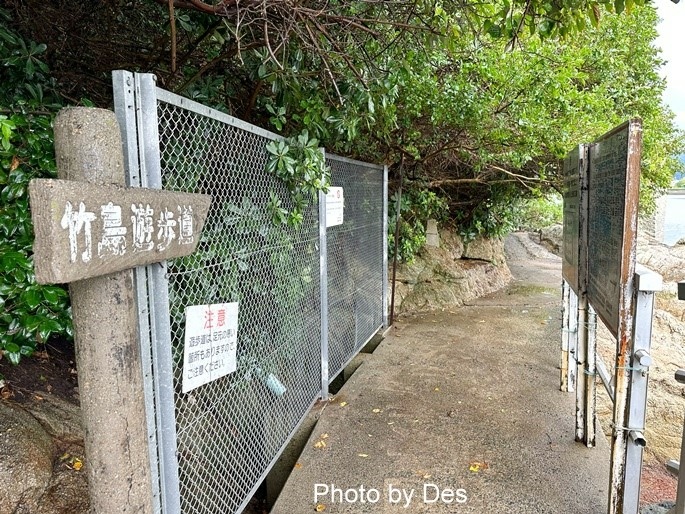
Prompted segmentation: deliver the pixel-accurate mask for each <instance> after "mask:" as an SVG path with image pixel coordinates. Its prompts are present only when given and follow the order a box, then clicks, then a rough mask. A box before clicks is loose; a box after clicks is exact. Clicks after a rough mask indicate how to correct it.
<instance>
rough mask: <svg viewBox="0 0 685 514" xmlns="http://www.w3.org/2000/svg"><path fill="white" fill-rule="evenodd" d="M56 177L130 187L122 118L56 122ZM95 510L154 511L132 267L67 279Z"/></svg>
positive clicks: (102, 114) (87, 113)
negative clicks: (123, 141) (126, 172)
mask: <svg viewBox="0 0 685 514" xmlns="http://www.w3.org/2000/svg"><path fill="white" fill-rule="evenodd" d="M55 153H56V156H57V167H58V170H59V177H60V178H61V179H66V180H75V181H84V182H89V183H93V184H118V185H122V186H123V185H125V177H124V164H123V151H122V144H121V136H120V133H119V124H118V123H117V119H116V117H115V115H114V113H113V112H111V111H107V110H104V109H92V108H70V109H64V110H62V111H61V112H60V113H59V114H58V116H57V118H56V120H55ZM70 295H71V302H72V312H73V318H74V338H75V341H76V362H77V367H78V374H79V375H78V377H79V393H80V399H81V411H82V413H83V421H84V425H85V432H86V440H85V447H86V469H87V472H88V483H89V490H90V502H91V512H93V513H97V514H116V513H136V514H137V513H143V514H147V513H150V514H151V513H152V492H151V482H150V462H149V459H148V455H149V454H148V449H147V446H146V442H147V429H146V423H145V404H144V399H143V383H142V381H143V374H142V368H141V362H140V349H139V346H138V340H137V339H138V337H137V331H136V309H135V304H134V299H133V276H132V271H131V270H126V271H119V272H116V273H112V274H109V275H104V276H100V277H95V278H90V279H86V280H79V281H76V282H73V283H72V284H71V285H70Z"/></svg>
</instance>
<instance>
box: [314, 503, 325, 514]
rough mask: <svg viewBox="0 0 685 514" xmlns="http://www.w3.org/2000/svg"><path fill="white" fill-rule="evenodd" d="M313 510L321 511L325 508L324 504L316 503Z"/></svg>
mask: <svg viewBox="0 0 685 514" xmlns="http://www.w3.org/2000/svg"><path fill="white" fill-rule="evenodd" d="M314 510H316V512H323V511H324V510H326V506H325V505H324V504H323V503H317V504H316V508H315V509H314Z"/></svg>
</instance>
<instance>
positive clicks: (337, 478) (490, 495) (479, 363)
mask: <svg viewBox="0 0 685 514" xmlns="http://www.w3.org/2000/svg"><path fill="white" fill-rule="evenodd" d="M507 253H508V258H509V265H510V268H511V270H512V273H513V274H514V276H515V280H514V281H513V282H512V284H511V285H510V287H509V288H507V289H506V290H505V291H502V292H500V293H497V294H495V295H492V296H489V297H487V298H483V299H481V300H478V301H476V302H474V303H473V304H472V305H469V306H465V307H462V308H459V309H453V310H451V311H445V312H440V313H431V314H425V315H418V316H414V317H407V318H403V319H401V320H399V321H398V322H396V324H395V326H394V327H393V328H392V329H391V330H390V332H389V335H388V337H387V338H386V339H385V340H384V341H383V342H382V343H381V344H380V346H379V347H378V348H377V349H376V351H375V352H374V353H373V354H372V355H370V356H368V358H367V359H366V361H365V362H364V364H363V365H362V366H361V367H360V368H359V370H358V371H357V372H356V373H355V374H354V375H353V376H352V378H351V379H350V380H349V381H348V382H347V383H346V384H345V386H344V387H343V388H342V390H341V391H340V393H339V394H338V395H337V396H336V397H335V399H334V400H333V401H331V402H330V403H329V404H328V405H327V406H326V407H325V409H324V411H323V412H322V413H321V416H320V419H319V422H318V424H317V426H316V428H315V429H314V432H313V433H312V436H311V437H310V439H309V441H308V443H307V445H306V448H305V450H304V452H303V453H302V455H301V456H300V458H299V461H298V463H297V464H296V466H295V469H294V470H293V472H292V474H291V476H290V478H289V480H288V482H287V484H286V486H285V489H284V490H283V492H282V493H281V495H280V496H279V498H278V501H277V502H276V505H275V506H274V508H273V510H272V511H271V512H272V514H300V513H307V512H315V511H316V510H317V509H316V507H317V504H316V503H315V502H314V499H315V493H316V492H318V493H320V494H319V495H318V497H317V503H318V504H319V506H318V510H319V511H324V508H325V512H326V513H331V514H333V513H367V512H368V513H395V512H411V513H434V512H435V513H443V512H472V513H495V514H499V513H503V514H509V513H512V514H517V513H531V514H533V513H535V514H540V513H550V514H566V513H568V514H582V513H592V514H602V513H604V512H606V497H607V489H608V481H609V478H608V477H609V471H608V470H609V447H608V444H607V443H606V440H605V438H603V437H601V436H599V437H598V441H599V446H598V448H595V449H587V448H585V447H583V446H582V445H580V444H578V443H575V442H574V440H573V434H574V418H573V416H574V405H575V403H574V397H573V395H571V394H567V393H562V392H560V391H559V370H558V361H559V357H560V350H559V346H560V328H559V327H560V320H559V318H560V307H559V305H560V301H559V296H560V294H559V284H560V282H561V273H560V261H559V259H558V258H556V257H554V256H552V255H551V254H548V253H546V252H544V251H541V249H540V247H537V246H536V245H533V244H531V243H530V242H529V241H528V240H527V239H526V238H525V236H522V235H516V234H515V235H513V236H510V237H509V238H508V240H507Z"/></svg>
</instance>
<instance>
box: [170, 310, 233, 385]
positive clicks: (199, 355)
mask: <svg viewBox="0 0 685 514" xmlns="http://www.w3.org/2000/svg"><path fill="white" fill-rule="evenodd" d="M185 314H186V331H185V345H184V350H183V385H182V391H183V392H184V393H187V392H188V391H191V390H193V389H195V388H196V387H200V386H201V385H204V384H207V383H209V382H212V381H214V380H216V379H218V378H221V377H223V376H225V375H228V374H229V373H232V372H234V371H235V370H236V367H237V361H236V353H237V350H236V349H237V344H238V304H237V303H218V304H212V305H192V306H189V307H186V310H185Z"/></svg>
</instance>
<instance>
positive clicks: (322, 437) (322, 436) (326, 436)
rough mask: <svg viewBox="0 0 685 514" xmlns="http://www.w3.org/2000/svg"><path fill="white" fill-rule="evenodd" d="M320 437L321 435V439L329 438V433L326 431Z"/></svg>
mask: <svg viewBox="0 0 685 514" xmlns="http://www.w3.org/2000/svg"><path fill="white" fill-rule="evenodd" d="M319 437H321V439H328V433H326V432H324V433H323V434H321V435H320V436H319Z"/></svg>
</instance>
